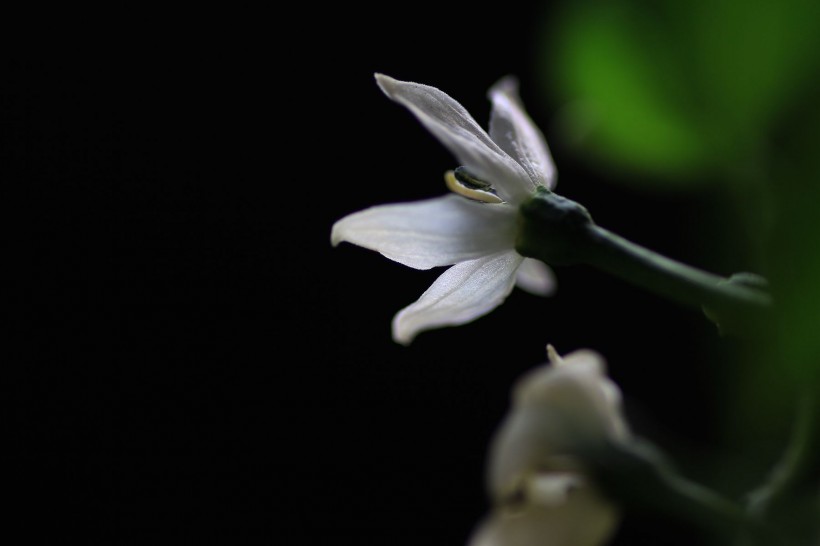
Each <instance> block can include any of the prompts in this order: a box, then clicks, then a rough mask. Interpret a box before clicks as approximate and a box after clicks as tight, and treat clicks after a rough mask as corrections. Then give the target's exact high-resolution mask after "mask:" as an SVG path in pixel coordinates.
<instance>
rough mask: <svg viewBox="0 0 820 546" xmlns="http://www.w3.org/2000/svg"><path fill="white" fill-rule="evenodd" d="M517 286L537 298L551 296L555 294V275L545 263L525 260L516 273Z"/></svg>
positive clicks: (530, 259) (529, 259) (531, 259)
mask: <svg viewBox="0 0 820 546" xmlns="http://www.w3.org/2000/svg"><path fill="white" fill-rule="evenodd" d="M515 285H516V286H517V287H518V288H521V289H522V290H525V291H527V292H529V293H530V294H535V295H536V296H550V295H552V294H553V293H554V292H555V275H553V274H552V269H550V268H549V267H548V266H547V265H546V264H545V263H544V262H542V261H540V260H535V259H533V258H524V261H523V262H521V267H519V268H518V273H516V277H515Z"/></svg>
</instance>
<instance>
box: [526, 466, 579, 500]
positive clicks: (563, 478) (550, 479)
mask: <svg viewBox="0 0 820 546" xmlns="http://www.w3.org/2000/svg"><path fill="white" fill-rule="evenodd" d="M583 485H584V479H583V477H581V475H580V474H578V473H577V472H544V473H541V474H536V475H534V476H532V477H531V478H530V479H529V480H527V483H526V485H525V496H526V499H527V500H528V502H532V503H534V504H538V505H540V506H559V505H561V504H564V503H565V502H567V501H568V500H569V498H570V493H572V492H573V491H575V490H577V489H578V488H579V487H581V486H583Z"/></svg>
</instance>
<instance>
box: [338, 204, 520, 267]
mask: <svg viewBox="0 0 820 546" xmlns="http://www.w3.org/2000/svg"><path fill="white" fill-rule="evenodd" d="M515 230H516V214H515V209H514V208H513V207H511V206H509V205H504V204H498V205H490V204H486V203H477V202H475V201H470V200H469V199H465V198H463V197H460V196H458V195H446V196H444V197H437V198H435V199H428V200H425V201H416V202H414V203H398V204H393V205H382V206H378V207H371V208H369V209H365V210H363V211H360V212H355V213H353V214H351V215H349V216H345V217H344V218H342V219H341V220H339V221H338V222H336V223H335V224H334V225H333V229H332V231H331V235H330V240H331V243H333V245H337V244H339V243H340V242H342V241H347V242H350V243H353V244H355V245H359V246H362V247H365V248H368V249H370V250H375V251H378V252H381V253H382V254H384V255H385V256H387V257H388V258H390V259H391V260H395V261H397V262H399V263H402V264H404V265H407V266H410V267H414V268H416V269H430V268H431V267H436V266H441V265H451V264H454V263H458V262H463V261H466V260H472V259H475V258H478V257H480V256H486V255H488V254H494V253H497V252H501V251H504V250H509V249H511V248H512V247H513V245H514V239H515Z"/></svg>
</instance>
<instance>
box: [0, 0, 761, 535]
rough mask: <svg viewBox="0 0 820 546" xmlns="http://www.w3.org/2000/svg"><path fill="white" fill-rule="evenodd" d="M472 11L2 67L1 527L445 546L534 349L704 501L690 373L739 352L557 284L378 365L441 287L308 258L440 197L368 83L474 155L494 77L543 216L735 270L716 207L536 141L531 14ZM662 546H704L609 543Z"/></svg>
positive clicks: (87, 48) (115, 36)
mask: <svg viewBox="0 0 820 546" xmlns="http://www.w3.org/2000/svg"><path fill="white" fill-rule="evenodd" d="M384 9H385V10H387V7H385V8H384ZM407 9H410V8H407ZM476 9H477V8H473V9H472V10H471V11H466V12H465V11H464V10H462V9H456V8H455V7H453V8H448V7H446V6H440V5H436V6H417V7H416V8H413V10H412V12H410V13H396V14H392V13H388V11H385V13H384V14H382V13H375V14H374V13H369V14H368V18H370V17H373V19H370V20H371V21H372V22H365V19H366V18H365V17H364V15H362V16H361V17H359V16H358V15H357V14H356V13H355V12H354V11H353V10H348V9H344V10H341V9H339V10H338V11H337V12H332V11H331V12H328V11H326V10H324V9H319V8H317V13H316V14H314V15H312V16H311V17H298V18H292V17H288V16H285V15H284V14H282V15H281V16H278V17H270V16H269V15H265V14H262V13H242V14H239V13H232V14H224V13H217V12H214V13H204V14H203V13H200V14H197V15H196V16H193V15H191V16H189V15H185V16H179V17H175V18H173V19H166V18H165V17H158V16H155V15H156V14H154V15H151V16H147V15H145V14H143V18H142V19H140V18H136V19H128V24H124V23H123V24H111V25H109V26H108V27H107V28H106V29H105V31H104V32H101V33H99V36H98V34H97V33H94V34H90V35H89V34H85V33H83V32H80V31H77V32H76V33H74V34H73V35H72V36H70V37H68V38H66V39H58V40H55V43H54V44H53V45H51V44H49V43H47V42H45V41H43V42H40V43H39V46H41V47H42V51H39V48H37V49H38V51H27V52H26V54H25V55H20V56H17V57H14V58H13V59H9V62H8V65H7V67H8V70H6V71H5V76H4V79H5V85H4V86H3V88H2V90H0V116H1V118H0V121H2V129H0V135H2V141H0V161H2V164H3V170H4V171H5V173H6V174H5V175H4V183H5V185H6V187H8V188H10V189H11V188H13V189H15V190H20V191H22V193H23V196H24V197H25V199H24V200H23V201H21V205H20V206H19V207H18V206H17V205H16V202H15V204H14V208H15V209H16V211H15V212H17V213H18V215H19V217H20V220H19V221H16V220H15V222H14V225H13V227H12V229H11V230H10V231H9V235H10V237H9V238H10V239H11V242H12V247H13V248H14V249H15V250H17V251H19V252H20V253H21V259H19V260H14V261H13V263H12V265H11V267H10V269H12V270H13V271H14V273H15V274H16V276H15V279H17V280H16V281H15V283H16V284H15V285H14V286H13V290H12V296H11V297H12V300H13V303H14V304H15V306H14V311H13V312H14V317H13V318H14V327H13V330H12V332H11V334H12V338H13V339H14V340H15V341H22V343H20V344H17V343H14V344H12V346H13V347H14V354H13V357H12V358H13V362H15V364H14V367H13V369H14V372H15V373H17V372H19V376H18V375H15V376H14V377H11V378H10V379H9V382H8V385H7V386H8V387H10V391H11V394H10V396H9V401H10V402H11V407H12V413H11V419H10V422H11V423H13V424H16V425H19V426H18V427H15V429H14V431H13V432H11V433H10V434H9V437H8V442H9V443H8V445H9V446H10V447H9V449H8V454H9V457H10V462H11V467H12V468H18V469H19V472H15V475H16V477H17V478H18V479H19V482H20V491H21V493H20V495H19V496H16V497H15V498H16V499H17V502H16V504H17V506H18V507H19V509H20V511H21V513H22V514H31V513H34V514H37V515H38V516H39V519H40V520H41V521H43V522H53V521H54V520H55V519H57V518H59V519H60V520H62V519H63V518H65V520H66V523H65V524H61V525H59V529H60V532H61V533H62V534H64V536H70V535H77V536H79V537H82V538H83V539H84V542H85V543H105V544H153V543H156V542H157V541H158V540H159V541H164V540H174V541H183V542H184V541H186V540H187V539H194V538H195V537H196V538H200V537H207V538H214V537H216V538H218V539H219V541H220V542H227V541H231V542H232V543H259V544H261V543H277V544H278V543H292V542H294V541H296V542H297V543H302V542H304V543H306V544H320V543H326V542H329V541H332V542H340V543H344V542H348V541H350V542H352V543H356V544H371V543H372V544H382V543H386V542H389V543H391V544H418V543H419V542H421V541H423V542H424V543H425V544H465V543H466V540H467V538H468V536H469V533H470V531H471V529H472V528H473V526H474V525H475V524H476V523H477V522H478V521H479V519H480V518H481V517H482V516H483V515H484V513H485V512H486V511H487V509H488V507H489V505H488V501H487V499H486V497H485V493H484V489H483V465H484V458H485V450H486V446H487V444H488V442H489V439H490V437H491V434H492V432H493V430H494V429H495V427H496V425H497V424H498V422H499V421H500V419H501V418H502V416H503V415H504V412H505V411H506V408H507V403H508V393H509V389H510V387H511V385H512V383H513V381H514V380H515V379H516V378H517V377H518V376H519V375H520V374H521V373H522V372H523V371H525V370H527V369H529V368H530V367H532V366H534V365H537V364H539V363H541V362H543V361H544V360H545V351H544V347H545V345H546V344H547V343H552V344H553V345H555V346H556V347H557V349H558V350H559V351H560V352H562V353H566V352H570V351H572V350H575V349H578V348H585V347H588V348H593V349H595V350H597V351H599V352H601V353H602V354H603V355H604V356H605V357H606V358H607V360H608V362H609V365H610V371H611V375H612V376H613V377H614V378H615V380H616V381H617V382H619V384H620V385H621V386H622V388H623V390H624V391H625V396H626V399H627V408H628V411H629V414H630V417H631V419H632V423H633V426H634V428H635V429H636V430H637V432H639V433H641V434H646V435H649V436H651V437H652V438H653V439H654V440H655V441H656V442H657V443H658V444H660V445H661V446H662V447H664V448H666V449H668V450H669V451H670V453H671V455H672V457H673V458H674V459H675V460H677V461H678V462H679V464H680V466H681V467H682V468H683V469H684V470H685V472H687V473H688V474H689V475H692V476H693V477H696V478H703V477H707V476H710V475H712V473H713V472H714V471H715V469H714V468H711V467H709V466H707V465H705V464H701V462H700V461H701V459H700V457H699V454H700V453H701V452H703V451H705V450H707V449H717V450H720V449H723V448H724V446H722V444H721V440H720V438H719V437H718V436H717V434H716V430H717V429H716V427H717V425H716V417H714V415H715V412H714V408H715V404H716V398H715V393H716V392H719V390H720V389H721V387H722V383H721V381H725V379H721V377H720V375H719V374H718V377H715V375H714V374H713V371H711V370H709V367H710V363H712V364H713V363H714V362H717V361H720V360H721V358H723V357H724V355H729V354H732V352H733V351H734V350H735V348H734V346H733V345H732V342H731V341H727V340H723V339H721V338H719V337H718V335H717V333H716V331H715V329H714V328H713V326H712V325H711V324H710V323H709V322H708V321H706V320H704V319H703V318H702V316H701V314H700V312H699V311H698V310H696V309H695V310H693V309H684V308H681V307H678V306H676V305H674V304H670V303H667V302H664V301H661V300H659V299H658V298H656V297H654V296H652V295H650V294H648V293H645V292H644V291H642V290H640V289H637V288H633V287H631V286H629V285H627V284H625V283H623V282H622V281H619V280H616V279H613V278H611V277H609V276H606V275H604V274H602V273H599V272H596V271H593V270H588V269H586V268H582V267H573V268H565V269H557V270H556V274H557V278H558V286H559V288H558V292H557V294H556V295H555V296H554V297H552V298H549V299H539V298H536V297H533V296H529V295H527V294H525V293H523V292H520V291H516V292H514V293H513V294H512V295H511V296H510V297H509V299H508V301H507V302H506V303H505V304H504V305H503V306H502V307H500V308H498V309H497V310H496V311H494V312H493V313H492V314H490V315H488V316H487V317H484V318H481V319H479V320H478V321H476V322H474V323H472V324H469V325H466V326H462V327H458V328H451V329H443V330H437V331H432V332H426V333H422V334H421V335H420V336H419V337H418V338H417V340H416V341H415V342H414V343H413V344H412V346H410V347H402V346H399V345H397V344H395V343H393V342H392V340H391V339H390V328H389V326H390V319H391V318H392V316H393V314H394V313H395V312H396V311H398V310H399V309H400V308H402V307H404V306H405V305H407V304H409V303H411V302H412V301H414V300H415V299H416V298H417V297H418V296H419V295H420V294H421V293H422V292H423V291H424V290H425V289H426V287H427V286H429V284H430V283H431V282H432V281H433V280H434V279H435V277H436V276H437V274H439V271H426V272H422V271H415V270H411V269H409V268H405V267H403V266H401V265H399V264H396V263H393V262H390V261H389V260H387V259H385V258H383V257H381V256H379V255H378V254H376V253H373V252H369V251H365V250H362V249H359V248H356V247H353V246H350V245H342V246H340V247H338V248H335V249H334V248H331V246H330V241H329V237H330V228H331V225H332V223H333V222H334V221H336V220H338V219H339V218H341V217H343V216H344V215H346V214H348V213H351V212H354V211H356V210H359V209H362V208H365V207H368V206H371V205H375V204H381V203H388V202H397V201H407V200H414V199H421V198H426V197H432V196H436V195H440V194H442V193H443V192H444V191H445V190H444V186H443V182H442V174H443V172H444V171H445V170H447V169H449V168H452V167H454V166H455V165H454V164H453V160H452V158H451V156H450V155H449V154H448V153H447V151H446V150H444V149H443V148H442V147H441V146H440V145H439V144H438V143H437V142H436V141H435V139H434V138H433V137H432V136H430V135H429V134H428V133H427V132H426V131H425V130H424V129H423V128H422V127H421V126H420V125H419V124H418V123H417V122H416V121H415V120H414V119H413V118H412V117H411V116H410V114H409V113H408V112H407V111H405V110H404V109H403V108H401V107H399V106H397V105H396V104H394V103H392V102H390V101H389V100H388V99H387V98H386V97H384V96H383V95H382V93H381V92H380V91H379V89H378V88H377V86H376V85H375V82H374V81H373V76H372V75H373V73H374V72H377V71H378V72H384V73H386V74H388V75H391V76H394V77H396V78H399V79H405V80H412V81H419V82H422V83H427V84H430V85H434V86H436V87H439V88H440V89H442V90H444V91H445V92H447V93H449V94H450V95H451V96H453V97H454V98H456V99H457V100H459V101H460V102H461V103H462V104H463V105H464V106H465V107H466V108H467V109H468V110H469V111H470V112H472V113H473V115H474V116H475V117H476V119H477V120H478V121H479V122H480V123H482V124H484V123H486V121H487V119H488V115H489V103H488V101H487V100H486V97H485V93H486V90H487V88H488V87H489V86H490V85H491V84H492V83H494V81H496V80H497V79H498V78H500V77H502V76H504V75H506V74H515V75H517V76H518V77H519V78H520V80H521V92H522V96H523V99H524V102H525V104H527V105H528V108H529V110H530V113H531V115H532V117H533V118H534V119H535V120H536V122H537V123H539V125H541V127H543V129H544V132H545V134H546V135H547V138H548V140H549V141H550V145H551V148H552V152H553V155H554V158H555V161H556V164H557V165H558V171H559V184H558V187H557V190H558V192H559V193H561V194H563V195H565V196H567V197H570V198H572V199H575V200H577V201H580V202H581V203H583V204H584V205H585V206H587V208H588V209H589V210H590V211H591V212H592V214H593V216H594V217H595V219H596V221H597V222H598V223H599V224H601V225H603V226H605V227H607V228H609V229H611V230H613V231H615V232H617V233H620V234H621V235H624V236H626V237H628V238H631V239H633V240H634V241H636V242H639V243H641V244H644V245H646V246H648V247H650V248H654V249H656V250H659V251H661V252H664V253H667V254H669V255H671V256H674V257H676V258H679V259H681V260H683V261H688V262H690V263H693V264H695V265H698V266H701V267H703V268H705V269H708V270H712V271H715V272H718V273H722V274H728V273H730V272H732V271H735V270H742V269H744V268H746V267H747V266H748V264H747V263H744V257H743V256H742V255H733V254H732V253H722V252H721V249H723V248H724V246H723V245H722V241H721V239H720V237H718V236H711V235H710V234H711V233H712V232H711V231H710V228H711V226H713V225H714V224H715V223H716V222H717V221H718V214H717V211H718V210H719V208H720V204H721V199H722V196H721V194H720V193H719V192H710V191H703V190H700V191H698V192H689V193H675V194H669V193H657V192H651V191H629V190H625V189H624V187H623V186H619V185H613V184H612V183H611V180H609V179H608V178H607V176H606V175H605V173H601V172H600V171H596V170H593V169H590V168H589V166H588V165H586V164H585V163H584V162H583V161H582V160H580V159H579V158H578V157H576V156H573V155H572V154H570V153H569V152H568V151H567V150H566V149H565V148H564V147H562V143H561V142H560V141H557V140H555V139H553V138H551V135H554V134H555V133H554V129H553V127H554V121H555V118H556V112H557V111H558V110H559V109H560V107H561V106H562V105H561V104H560V103H558V102H557V101H556V99H555V98H554V97H550V96H549V95H547V94H544V93H543V92H542V88H541V87H539V86H537V85H536V80H537V78H536V72H537V70H538V69H539V62H540V61H539V59H540V58H539V56H538V54H537V50H536V43H535V42H536V37H537V36H538V33H539V32H543V29H544V28H546V26H545V25H546V24H547V23H548V21H549V18H550V15H551V12H550V6H549V5H546V6H534V5H533V4H532V3H529V2H507V3H505V5H504V6H503V10H496V11H494V12H493V13H492V14H487V13H476V11H475V10H476ZM391 10H392V8H391ZM95 31H99V29H95ZM285 31H289V32H293V33H295V34H296V35H297V37H296V38H295V39H294V38H291V39H290V40H283V37H284V35H283V33H284V32H285ZM46 34H47V33H46ZM18 287H19V288H18ZM707 354H708V355H709V357H708V358H707V357H705V356H704V355H707ZM707 373H708V374H710V375H709V382H708V384H707V383H706V382H705V381H704V378H705V377H706V376H707ZM659 386H660V387H659ZM670 529H672V530H673V531H674V533H672V532H670ZM53 531H54V526H53V525H52V524H48V525H46V524H43V525H36V526H32V527H28V528H27V532H28V536H30V537H31V538H32V543H39V542H40V541H39V537H40V536H41V535H43V536H44V535H45V534H49V533H51V532H53ZM672 534H674V535H675V536H670V535H672ZM659 537H662V538H663V540H662V543H663V544H673V543H675V544H676V543H681V544H684V543H691V542H690V541H691V540H693V539H697V537H698V535H697V532H696V531H694V530H692V529H689V528H688V527H686V526H684V525H682V524H677V523H674V522H661V523H657V522H655V523H652V522H645V521H642V520H641V518H639V517H637V516H636V517H632V518H631V517H629V516H627V518H626V519H625V521H624V524H623V526H622V528H621V531H620V534H619V536H618V537H617V539H616V541H615V544H648V543H659V542H658V540H659ZM675 539H679V542H673V540H675Z"/></svg>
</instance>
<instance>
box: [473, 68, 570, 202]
mask: <svg viewBox="0 0 820 546" xmlns="http://www.w3.org/2000/svg"><path fill="white" fill-rule="evenodd" d="M489 96H490V100H491V101H492V102H493V110H492V114H491V115H490V136H491V137H492V139H493V140H494V141H495V143H496V144H498V145H499V146H500V147H501V149H502V150H504V151H505V152H507V154H509V155H510V156H511V157H512V158H513V159H515V160H516V161H518V163H519V164H520V165H521V166H522V167H523V168H524V170H525V171H526V172H527V174H528V175H529V176H530V178H531V179H532V181H533V183H534V184H536V185H541V186H546V187H547V188H550V189H552V188H553V187H554V186H555V182H556V171H555V163H553V161H552V156H551V155H550V152H549V148H548V147H547V141H546V140H545V139H544V135H543V133H541V130H540V129H538V127H537V126H536V125H535V123H533V121H532V119H530V117H529V116H528V115H527V112H526V111H525V110H524V105H523V104H522V103H521V99H520V97H519V96H518V83H517V82H516V81H515V79H514V78H511V77H507V78H504V79H503V80H501V81H499V82H498V83H497V84H495V85H494V86H493V87H492V88H490V93H489Z"/></svg>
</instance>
